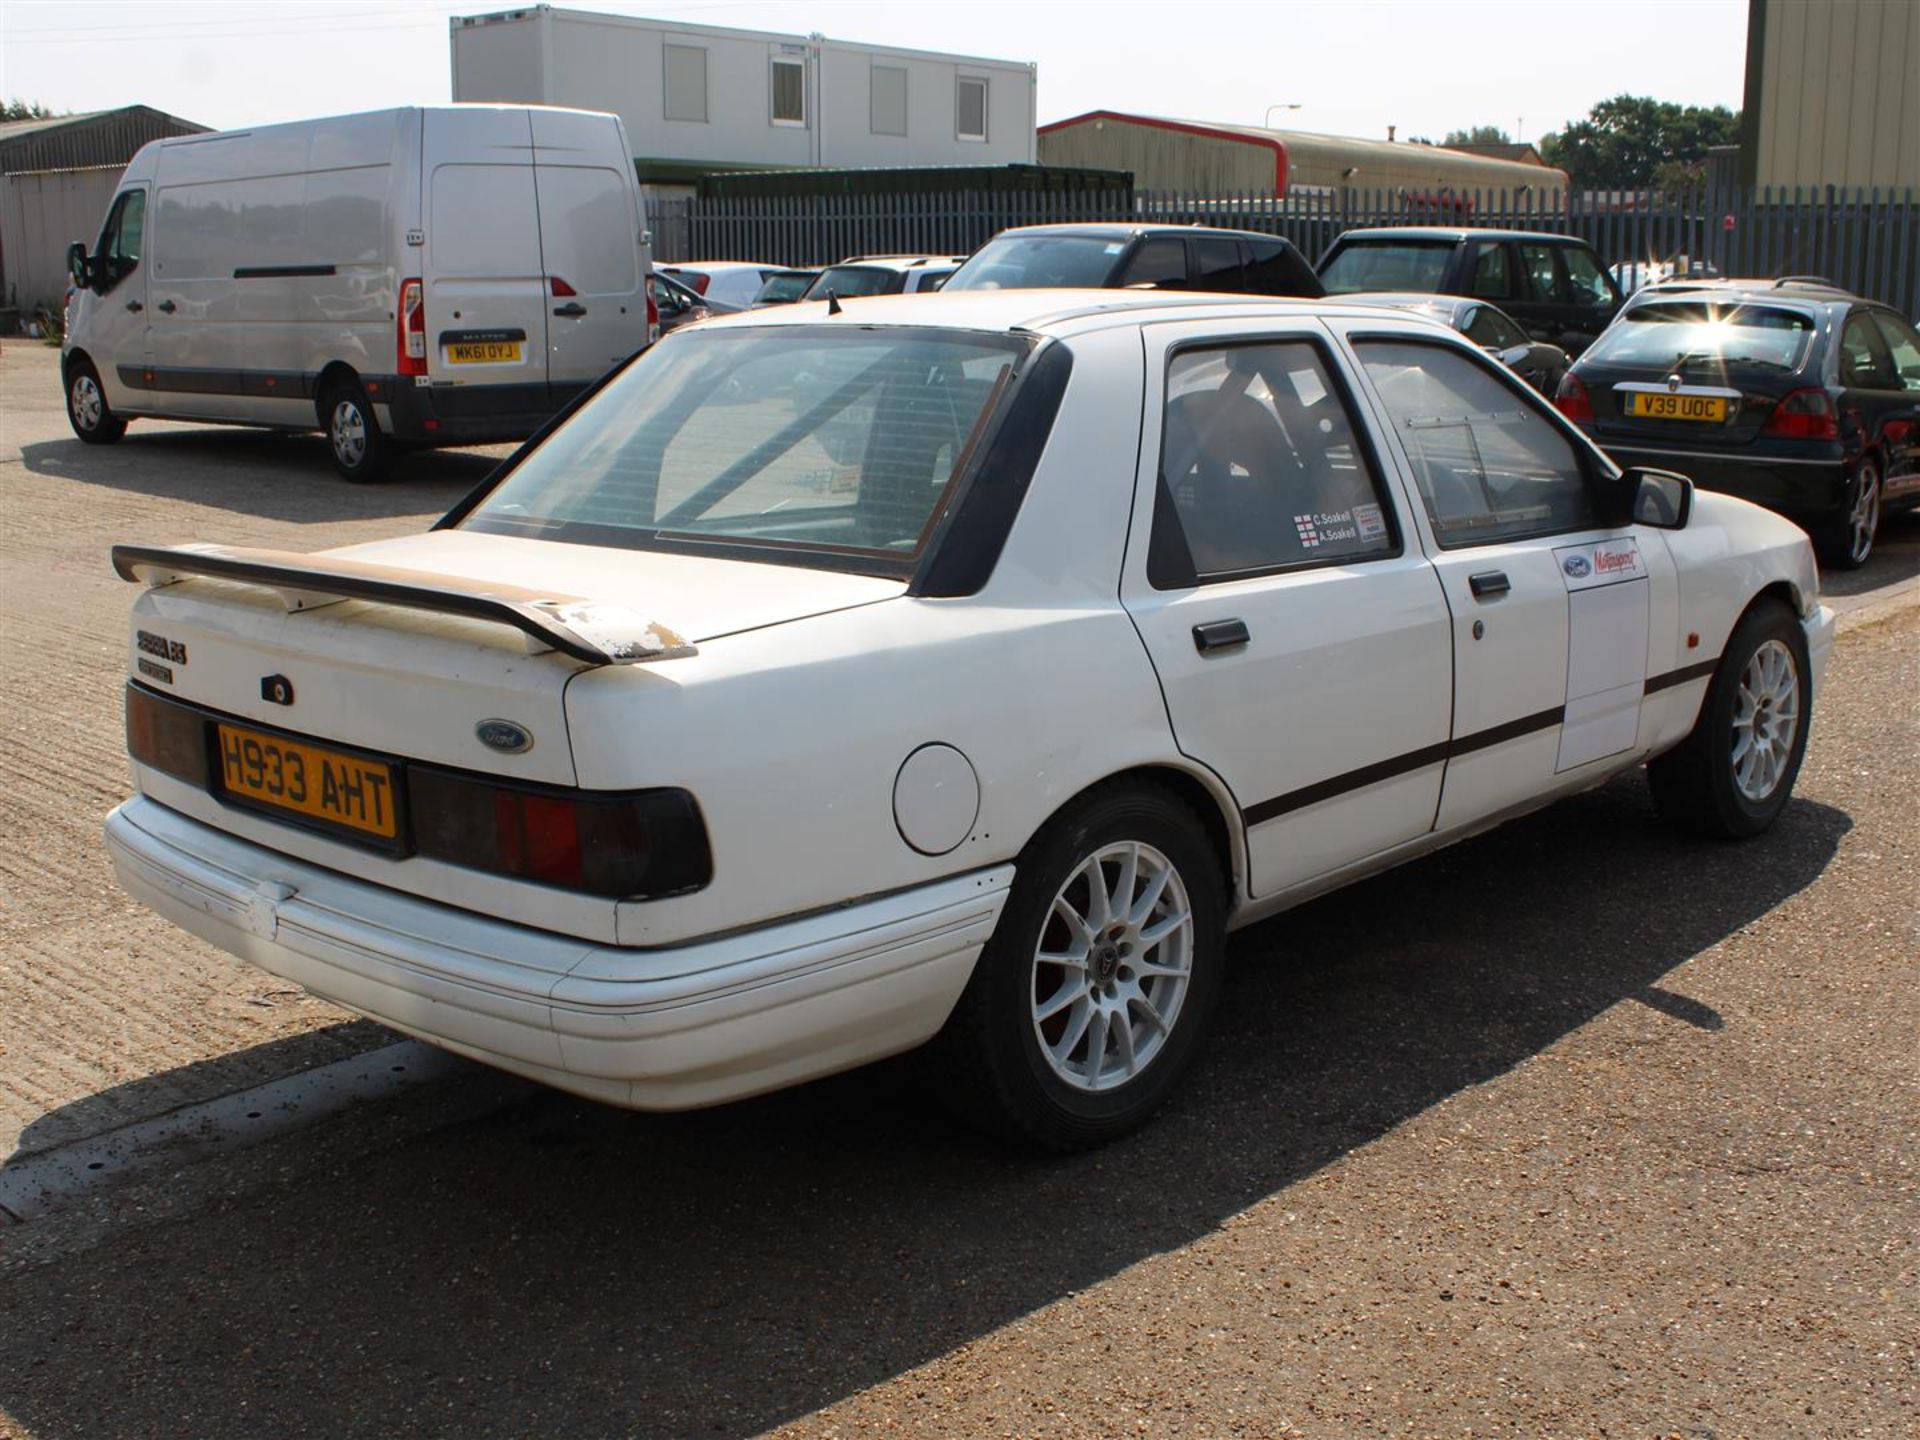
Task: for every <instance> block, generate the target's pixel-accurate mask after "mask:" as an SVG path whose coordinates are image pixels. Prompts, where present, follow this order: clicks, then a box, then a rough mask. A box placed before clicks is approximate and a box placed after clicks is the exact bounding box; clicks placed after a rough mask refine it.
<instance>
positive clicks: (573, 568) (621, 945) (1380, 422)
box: [106, 291, 1833, 1148]
mask: <svg viewBox="0 0 1920 1440" xmlns="http://www.w3.org/2000/svg"><path fill="white" fill-rule="evenodd" d="M114 563H115V565H116V567H117V568H118V569H119V571H120V573H121V574H122V575H123V576H125V577H126V578H128V579H130V580H139V581H142V582H144V583H145V585H146V586H147V589H146V591H145V593H143V594H142V595H141V597H140V599H139V602H138V603H137V604H136V606H135V607H134V615H133V630H134V634H133V657H132V658H133V673H132V677H131V680H130V683H129V685H128V688H127V737H128V744H129V748H130V749H131V752H132V756H133V769H134V777H135V780H136V782H137V785H138V790H139V794H138V796H137V798H135V799H132V800H130V801H128V802H127V803H126V804H124V805H122V806H120V807H119V808H118V809H117V810H115V811H114V812H113V814H112V816H111V817H110V818H109V820H108V821H107V827H106V834H107V841H108V843H109V845H110V847H111V849H112V853H113V857H114V861H115V864H116V866H117V868H118V871H119V875H120V879H121V882H122V884H124V885H125V887H126V888H127V889H128V890H129V891H130V892H131V893H132V894H134V895H136V896H138V897H139V898H140V899H142V900H143V901H145V902H146V903H147V904H149V905H151V906H153V907H154V908H155V909H156V910H158V911H159V912H160V913H162V914H163V915H165V916H167V917H168V918H169V919H171V920H173V921H175V922H176V923H178V924H179V925H181V926H183V927H185V928H186V929H188V930H191V931H193V932H194V933H195V934H197V935H200V936H202V937H204V938H205V939H207V940H210V941H212V942H213V943H214V944H216V945H219V946H222V947H223V948H225V949H227V950H230V951H232V952H233V953H234V954H236V955H239V956H242V957H244V958H245V959H248V960H250V961H253V962H254V963H255V964H258V965H261V966H263V967H265V968H266V969H268V970H270V971H272V972H274V973H275V974H277V975H281V976H284V977H286V978H287V979H289V980H292V981H295V982H297V983H298V984H300V985H303V986H305V987H306V988H307V989H308V990H310V991H312V992H313V993H314V994H316V995H319V996H323V997H325V998H326V999H328V1000H331V1001H334V1002H336V1003H338V1004H340V1005H343V1006H346V1007H348V1008H350V1009H352V1010H356V1011H360V1012H362V1013H364V1014H366V1015H370V1016H373V1017H374V1018H376V1019H378V1020H380V1021H382V1022H383V1023H385V1024H387V1025H391V1026H393V1027H395V1028H397V1029H400V1030H403V1031H407V1032H409V1033H411V1034H414V1035H418V1036H421V1037H424V1038H425V1039H428V1040H431V1041H433V1042H434V1043H436V1044H439V1045H443V1046H445V1047H447V1048H448V1049H451V1050H455V1051H458V1052H459V1053H461V1054H464V1055H469V1056H473V1057H476V1058H478V1059H480V1060H484V1061H486V1062H488V1063H490V1064H493V1065H497V1066H500V1067H502V1068H504V1069H507V1070H512V1071H516V1072H518V1073H520V1074H522V1075H528V1076H533V1077H536V1078H538V1079H540V1080H543V1081H547V1082H549V1083H551V1084H553V1085H556V1086H559V1087H561V1088H563V1089H567V1090H571V1091H575V1092H578V1093H580V1094H582V1095H588V1096H592V1097H595V1098H597V1099H600V1100H605V1101H610V1102H612V1103H614V1104H618V1105H626V1106H632V1107H636V1108H644V1109H672V1108H682V1107H689V1106H697V1105H706V1104H710V1103H714V1102H717V1101H724V1100H730V1099H733V1098H736V1097H739V1096H745V1095H751V1094H755V1093H757V1092H761V1091H766V1090H771V1089H774V1088H777V1087H779V1086H783V1085H790V1084H793V1083H795V1082H797V1081H802V1080H806V1079H808V1078H810V1077H813V1076H818V1075H824V1074H827V1073H829V1072H831V1071H836V1070H842V1069H845V1068H847V1067H849V1066H853V1065H858V1064H861V1063H862V1062H865V1061H870V1060H874V1059H877V1058H879V1057H881V1056H885V1055H891V1054H895V1053H898V1052H901V1051H905V1050H909V1049H911V1048H913V1047H915V1046H919V1045H921V1044H923V1043H924V1042H927V1041H929V1040H931V1041H932V1042H933V1044H932V1046H931V1047H930V1048H929V1050H928V1052H927V1056H926V1058H927V1059H928V1060H929V1062H930V1069H931V1072H932V1073H933V1074H934V1076H935V1078H936V1081H937V1083H938V1084H939V1085H940V1087H941V1088H942V1089H943V1090H944V1091H945V1092H947V1094H948V1096H949V1098H950V1099H951V1100H952V1101H953V1103H954V1104H955V1105H956V1106H958V1107H959V1108H960V1109H961V1110H962V1111H963V1113H967V1114H969V1115H970V1116H971V1117H972V1118H974V1119H976V1120H978V1121H980V1122H982V1123H985V1124H988V1125H990V1126H992V1127H994V1128H997V1129H999V1130H1001V1131H1003V1132H1006V1133H1010V1134H1012V1135H1015V1136H1018V1137H1023V1138H1024V1139H1026V1140H1028V1141H1032V1142H1037V1143H1039V1144H1042V1145H1045V1146H1052V1147H1059V1148H1066V1147H1072V1146H1078V1145H1086V1144H1091V1143H1095V1142H1098V1141H1101V1140H1104V1139H1106V1138H1108V1137H1111V1136H1113V1135H1116V1134H1118V1133H1120V1132H1121V1131H1123V1130H1125V1129H1127V1128H1128V1127H1130V1126H1133V1125H1135V1124H1137V1123H1139V1122H1140V1121H1141V1120H1142V1119H1143V1118H1144V1117H1145V1116H1146V1115H1147V1114H1148V1113H1149V1112H1150V1111H1151V1110H1152V1109H1153V1108H1154V1106H1155V1105H1156V1104H1157V1103H1159V1101H1160V1100H1161V1099H1162V1098H1163V1097H1164V1096H1165V1095H1166V1093H1167V1091H1168V1089H1169V1088H1170V1087H1171V1085H1172V1084H1173V1083H1174V1081H1175V1080H1176V1079H1177V1078H1178V1076H1179V1074H1180V1072H1181V1070H1182V1069H1183V1068H1184V1067H1185V1066H1186V1064H1187V1063H1188V1062H1189V1061H1190V1060H1191V1059H1192V1057H1193V1055H1194V1053H1195V1051H1196V1049H1197V1046H1198V1044H1199V1042H1200V1039H1201V1036H1202V1033H1203V1031H1204V1029H1205V1026H1206V1022H1207V1019H1208V1012H1209V1011H1210V1010H1211V1008H1212V1006H1213V1003H1214V1001H1215V998H1216V995H1217V993H1218V990H1219V987H1220V980H1221V965H1222V959H1223V953H1224V936H1225V932H1226V931H1227V930H1229V929H1232V928H1234V927H1236V926H1240V925H1245V924H1249V923H1251V922H1253V921H1255V920H1258V919H1260V918H1262V917H1264V916H1268V915H1272V914H1273V913H1275V912H1276V911H1278V910H1281V909H1284V908H1285V907H1287V906H1290V905H1294V904H1297V903H1298V902H1300V901H1302V900H1304V899H1307V898H1308V897H1311V896H1313V895H1316V894H1319V893H1322V892H1325V891H1327V890H1329V889H1331V888H1333V887H1335V886H1338V885H1341V884H1344V883H1345V882H1347V881H1349V880H1353V879H1356V878H1358V877H1360V876H1364V875H1368V874H1370V873H1373V872H1375V871H1379V870H1381V869H1383V868H1385V867H1387V866H1389V865H1393V864H1396V863H1398V862H1400V861H1402V860H1406V859H1409V858H1411V857H1413V856H1416V855H1420V854H1422V853H1424V852H1426V851H1429V850H1432V849H1434V848H1436V847H1437V846H1440V845H1444V844H1447V843H1448V842H1450V841H1454V840H1458V839H1460V838H1461V837H1463V836H1465V835H1469V834H1472V833H1474V832H1475V831H1478V830H1483V829H1485V828H1487V827H1488V826H1490V825H1493V824H1495V823H1496V822H1498V821H1500V820H1502V819H1504V818H1507V817H1509V816H1512V815H1516V814H1519V813H1521V812H1523V811H1527V810H1531V809H1533V808H1535V807H1537V806H1539V805H1542V804H1544V803H1546V802H1548V801H1550V800H1552V799H1554V798H1555V797H1557V796H1561V795H1565V794H1568V793H1570V792H1573V791H1577V790H1583V789H1586V788H1588V787H1590V786H1594V785H1598V784H1601V783H1602V782H1604V781H1606V780H1607V779H1608V778H1609V777H1611V776H1613V775H1616V774H1618V773H1620V772H1621V771H1624V770H1628V769H1631V768H1632V767H1634V766H1637V765H1640V764H1643V763H1648V768H1649V774H1650V779H1651V783H1652V790H1653V795H1654V799H1655V800H1656V801H1657V803H1658V804H1659V807H1660V809H1661V810H1662V811H1663V812H1664V813H1665V814H1667V815H1668V816H1669V817H1671V818H1672V819H1674V820H1676V821H1679V822H1681V823H1683V824H1685V825H1687V826H1689V827H1691V828H1692V829H1694V830H1696V831H1701V832H1704V833H1706V834H1709V835H1715V836H1721V837H1729V838H1730V837H1738V836H1747V835H1752V834H1755V833H1757V832H1758V831H1760V830H1762V829H1764V828H1765V827H1766V826H1767V825H1769V824H1770V823H1771V822H1772V821H1773V820H1774V818H1775V817H1776V816H1777V815H1778V814H1779V813H1780V810H1781V809H1782V807H1783V806H1784V805H1785V804H1786V801H1787V798H1788V795H1789V794H1790V792H1791V789H1792V786H1793V782H1794V777H1795V774H1796V772H1797V771H1798V769H1799V765H1800V760H1801V755H1802V753H1803V751H1804V750H1805V747H1806V743H1807V727H1808V721H1809V718H1810V717H1809V706H1810V703H1811V700H1812V694H1813V687H1814V684H1815V681H1816V679H1817V677H1818V675H1819V673H1820V670H1821V668H1822V666H1823V664H1824V662H1825V660H1826V658H1827V656H1828V654H1829V652H1830V650H1831V647H1832V637H1833V616H1832V612H1831V611H1830V610H1828V609H1827V608H1825V607H1824V606H1822V605H1821V604H1820V603H1819V599H1818V592H1817V578H1816V574H1815V570H1814V563H1813V558H1812V554H1811V552H1810V550H1809V548H1808V544H1807V541H1806V538H1805V537H1804V536H1803V535H1802V534H1801V532H1800V531H1799V530H1797V529H1795V528H1794V527H1793V526H1792V525H1790V524H1789V523H1787V522H1786V521H1784V520H1781V519H1778V518H1776V517H1774V516H1773V515H1770V514H1768V513H1766V512H1765V511H1762V510H1760V509H1757V508H1755V507H1754V506H1752V505H1748V504H1745V503H1743V502H1742V501H1739V500H1734V499H1730V498H1727V497H1724V496H1720V495H1714V494H1706V493H1696V492H1695V491H1694V490H1693V487H1692V486H1691V484H1690V483H1689V482H1688V481H1686V480H1685V479H1683V478H1681V477H1679V476H1674V475H1668V474H1665V473H1662V472H1658V471H1628V472H1626V473H1624V474H1623V473H1621V471H1620V470H1618V469H1617V468H1616V467H1615V466H1614V465H1613V464H1612V463H1610V462H1609V461H1608V460H1607V459H1605V458H1604V457H1603V456H1602V454H1601V453H1600V451H1598V450H1597V449H1595V448H1594V447H1593V446H1592V445H1591V444H1590V443H1589V442H1588V441H1587V440H1586V439H1585V438H1583V437H1582V436H1581V435H1580V434H1579V432H1578V431H1576V430H1575V429H1574V428H1573V427H1572V426H1571V425H1569V424H1567V423H1566V422H1565V421H1564V420H1562V418H1561V417H1560V416H1559V415H1558V414H1557V413H1556V412H1555V411H1554V410H1553V409H1552V408H1551V407H1549V406H1548V405H1546V404H1545V403H1544V402H1542V401H1541V400H1540V398H1539V397H1538V396H1537V395H1535V394H1534V392H1533V391H1531V390H1530V389H1528V387H1527V386H1526V385H1525V384H1523V383H1521V382H1520V381H1519V380H1518V379H1516V378H1515V377H1514V376H1513V375H1512V374H1510V373H1508V372H1507V371H1506V370H1504V369H1502V368H1501V367H1500V366H1499V365H1498V364H1496V363H1494V362H1493V361H1491V360H1489V359H1488V358H1486V357H1485V356H1483V355H1482V354H1481V353H1480V352H1479V351H1478V350H1477V349H1475V348H1474V347H1473V346H1472V345H1471V344H1470V343H1468V342H1467V341H1465V340H1463V339H1461V338H1460V337H1458V336H1456V335H1454V334H1452V333H1451V332H1449V331H1447V330H1445V329H1443V328H1442V327H1440V326H1439V325H1438V324H1436V323H1433V322H1430V321H1426V320H1422V319H1419V318H1417V317H1414V316H1411V315H1400V314H1394V313H1390V312H1385V311H1382V310H1379V309H1375V308H1363V307H1359V306H1343V305H1340V304H1337V303H1319V302H1285V301H1273V300H1257V301H1255V300H1247V299H1237V298H1234V297H1231V296H1205V297H1202V296H1189V295H1167V294H1126V293H1116V292H1112V291H1104V292H1089V293H1079V292H1072V291H1028V292H1018V291H1007V292H999V293H995V292H983V293H975V294H964V295H952V296H947V295H933V296H922V297H911V298H888V299H873V300H854V301H849V302H847V303H845V304H844V306H841V307H839V308H837V309H831V310H830V309H829V308H827V307H823V306H821V305H817V304H813V305H802V306H793V307H785V308H781V309H775V310H765V311H757V312H754V313H752V314H749V315H740V316H737V317H732V318H728V319H724V320H718V321H714V322H710V323H705V324H702V325H699V326H697V327H693V328H691V329H689V330H686V331H683V332H682V333H678V334H675V335H674V336H672V337H671V338H670V339H668V340H666V341H664V342H663V343H661V344H660V345H658V346H656V347H655V348H654V349H652V350H650V351H648V352H647V353H646V354H645V355H644V356H642V357H641V358H639V359H638V360H636V361H634V362H633V363H631V364H629V365H627V366H626V367H625V368H624V369H622V370H621V371H619V372H617V373H616V374H615V375H613V376H611V377H609V379H608V380H607V381H605V382H604V383H603V384H602V386H601V387H600V388H599V389H598V391H597V392H596V393H594V394H593V395H592V396H591V397H590V398H589V399H588V400H587V401H586V402H585V403H584V404H583V405H581V406H580V407H579V408H578V409H577V410H575V411H574V412H573V413H572V415H571V416H570V417H568V418H564V419H563V420H562V421H561V422H560V423H559V424H557V426H555V427H554V428H553V429H552V430H551V431H550V432H549V433H547V434H546V435H545V436H544V437H543V438H539V439H537V440H536V441H534V442H532V443H531V444H529V445H528V446H527V447H526V448H525V449H524V450H522V451H521V452H520V453H519V454H517V455H515V456H514V457H513V458H512V459H511V460H509V461H507V462H506V463H505V464H504V465H502V466H501V467H500V469H499V470H498V471H496V472H495V473H494V475H493V476H491V477H490V478H489V479H488V481H487V482H486V484H484V485H483V486H482V487H481V488H480V490H479V491H478V492H477V493H475V494H474V495H473V496H471V497H469V498H468V499H467V500H466V501H464V502H462V503H461V504H460V505H459V506H458V507H457V508H456V509H455V510H454V511H453V512H452V513H451V514H449V515H448V516H447V517H446V518H445V519H444V520H442V521H441V522H440V523H439V524H438V525H436V526H435V527H434V529H433V530H432V531H431V532H429V533H427V534H424V535H417V536H410V537H406V538H403V539H397V540H387V541H380V542H376V543H373V544H364V545H355V546H350V547H347V548H344V549H340V550H333V551H328V552H325V553H322V554H317V555H297V554H290V553H285V552H279V551H267V550H246V549H229V548H223V547H219V546H189V547H184V548H179V549H161V548H154V547H146V546H122V547H118V548H117V549H116V550H115V551H114ZM1649 762H1650V763H1649Z"/></svg>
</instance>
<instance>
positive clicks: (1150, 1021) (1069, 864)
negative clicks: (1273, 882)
mask: <svg viewBox="0 0 1920 1440" xmlns="http://www.w3.org/2000/svg"><path fill="white" fill-rule="evenodd" d="M1225 910H1226V895H1225V882H1224V879H1223V877H1222V874H1221V867H1220V862H1219V860H1218V859H1217V857H1216V855H1215V853H1214V850H1213V847H1212V846H1211V845H1210V844H1209V843H1208V841H1207V837H1206V834H1205V832H1204V830H1203V829H1202V828H1201V824H1200V820H1199V817H1197V816H1196V815H1195V814H1194V813H1193V812H1192V810H1191V809H1190V808H1188V806H1187V805H1186V804H1185V803H1184V802H1183V801H1181V800H1180V799H1179V798H1178V797H1177V796H1175V795H1174V794H1173V793H1172V792H1170V791H1168V790H1166V789H1163V788H1162V787H1160V786H1157V785H1151V784H1126V785H1115V786H1111V787H1107V788H1103V789H1101V790H1097V791H1094V792H1092V793H1091V794H1089V795H1087V796H1085V797H1083V798H1082V799H1081V800H1080V801H1078V802H1076V804H1075V805H1074V806H1073V807H1072V808H1071V809H1070V810H1068V811H1066V812H1063V813H1062V814H1061V815H1060V816H1059V817H1057V818H1056V819H1055V820H1054V821H1053V822H1052V823H1051V824H1049V825H1048V827H1047V828H1046V829H1045V830H1044V831H1042V832H1041V833H1040V834H1039V835H1038V836H1036V837H1035V838H1034V839H1033V841H1032V842H1031V843H1029V844H1028V846H1027V848H1026V850H1025V851H1024V852H1022V854H1021V856H1020V860H1019V863H1018V868H1017V874H1016V878H1015V880H1014V884H1013V892H1012V894H1011V895H1010V896H1009V897H1008V900H1007V907H1006V909H1005V910H1004V911H1003V912H1002V913H1001V916H1000V923H999V925H998V927H997V928H996V929H995V930H994V933H993V939H992V940H991V941H989V942H988V944H987V947H986V949H985V951H984V952H983V953H982V955H981V957H980V962H979V964H978V965H977V966H976V967H975V968H974V973H973V978H972V979H971V980H970V981H969V982H968V985H967V989H966V992H965V993H964V994H963V995H962V996H961V998H960V1003H959V1004H958V1005H957V1006H956V1007H955V1009H954V1013H953V1015H952V1016H951V1017H950V1018H949V1020H948V1022H947V1025H946V1028H945V1029H944V1030H942V1031H941V1033H940V1034H939V1036H938V1037H936V1038H935V1040H934V1042H933V1044H932V1045H931V1046H929V1047H928V1050H927V1052H926V1060H927V1062H928V1068H929V1070H930V1073H931V1075H932V1079H933V1082H934V1084H935V1086H936V1088H937V1089H938V1090H939V1091H940V1093H941V1095H942V1097H943V1098H944V1099H945V1100H946V1101H947V1102H948V1104H949V1106H950V1108H952V1109H953V1110H954V1111H955V1112H956V1113H957V1114H958V1115H959V1116H960V1117H961V1118H962V1119H963V1120H966V1121H968V1122H969V1123H971V1124H974V1125H977V1126H979V1127H980V1128H982V1129H985V1130H988V1131H991V1132H993V1133H996V1134H1000V1135H1003V1136H1007V1137H1009V1138H1012V1139H1015V1140H1018V1141H1022V1142H1024V1143H1028V1144H1032V1145H1036V1146H1039V1147H1041V1148H1044V1149H1049V1150H1059V1151H1066V1150H1078V1149H1084V1148H1086V1147H1088V1146H1093V1145H1099V1144H1103V1143H1104V1142H1106V1141H1108V1140H1111V1139H1114V1138H1115V1137H1116V1136H1119V1135H1122V1134H1124V1133H1125V1132H1127V1131H1128V1130H1131V1129H1133V1128H1134V1127H1135V1126H1137V1125H1139V1124H1140V1123H1141V1122H1142V1121H1143V1120H1145V1119H1146V1118H1147V1116H1149V1115H1150V1114H1152V1113H1153V1111H1154V1110H1155V1109H1156V1108H1157V1107H1158V1106H1159V1105H1160V1103H1161V1102H1162V1101H1163V1100H1164V1099H1165V1098H1166V1097H1167V1094H1168V1092H1169V1091H1170V1090H1171V1089H1172V1088H1173V1086H1174V1083H1175V1082H1176V1081H1177V1080H1178V1079H1179V1078H1180V1075H1181V1072H1182V1071H1184V1070H1185V1069H1186V1067H1187V1065H1188V1064H1189V1063H1190V1062H1191V1060H1192V1059H1193V1056H1194V1054H1195V1052H1196V1051H1197V1049H1198V1048H1199V1045H1200V1041H1201V1037H1202V1036H1203V1034H1204V1033H1205V1031H1206V1028H1207V1023H1208V1020H1209V1018H1210V1016H1211V1013H1212V1010H1213V1006H1214V1002H1215V999H1216V996H1217V994H1218V991H1219V986H1220V971H1221V965H1222V959H1223V955H1224V951H1225Z"/></svg>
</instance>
